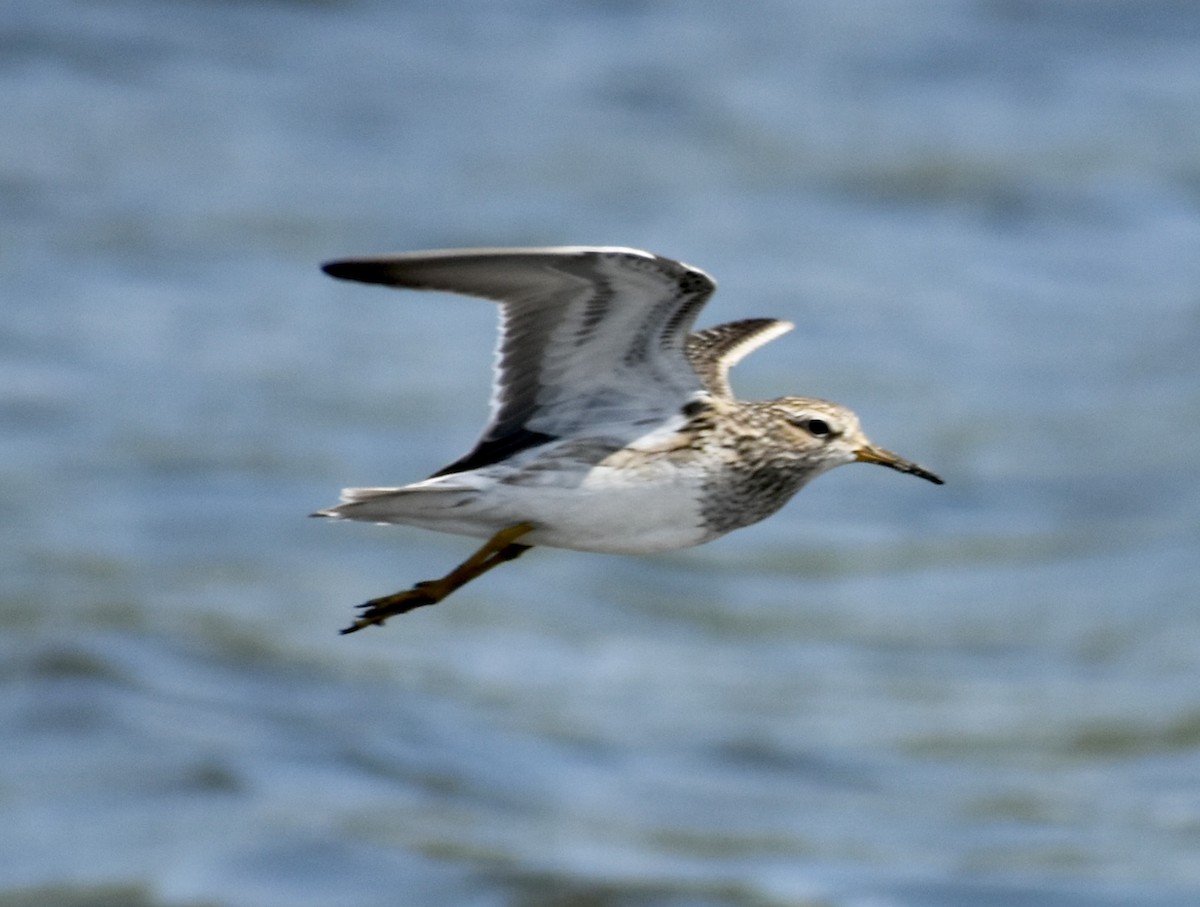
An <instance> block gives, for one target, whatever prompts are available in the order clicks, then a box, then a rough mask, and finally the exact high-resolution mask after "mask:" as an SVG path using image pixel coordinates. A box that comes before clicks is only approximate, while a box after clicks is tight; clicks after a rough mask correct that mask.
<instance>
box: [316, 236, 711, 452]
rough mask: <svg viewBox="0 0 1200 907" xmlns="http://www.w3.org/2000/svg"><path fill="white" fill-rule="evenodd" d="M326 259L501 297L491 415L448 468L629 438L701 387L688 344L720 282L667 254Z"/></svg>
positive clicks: (410, 284) (506, 252)
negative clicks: (560, 441) (551, 443)
mask: <svg viewBox="0 0 1200 907" xmlns="http://www.w3.org/2000/svg"><path fill="white" fill-rule="evenodd" d="M323 269H324V271H325V272H326V273H327V274H330V275H332V276H333V277H339V278H343V279H346V280H357V281H361V282H363V283H378V284H385V285H387V286H392V287H404V288H410V289H418V290H442V291H446V292H451V293H462V294H465V295H468V296H481V297H483V298H485V299H491V300H494V301H496V302H499V303H500V304H501V320H500V339H499V345H498V348H497V355H496V378H495V383H494V384H493V388H492V413H491V420H490V421H489V422H488V424H487V426H486V427H485V428H484V431H483V435H482V436H481V438H480V439H479V442H478V444H477V445H476V447H475V449H474V450H473V451H472V452H471V453H469V454H467V455H466V456H465V457H463V458H462V459H461V460H459V461H457V462H456V463H454V464H451V466H448V467H446V469H445V470H443V472H444V473H445V472H458V471H462V470H465V469H472V468H476V467H478V466H482V465H484V464H485V463H490V462H495V461H496V460H498V459H501V458H503V457H504V456H507V455H509V454H511V453H513V452H514V451H516V450H520V449H522V448H524V447H529V446H532V445H536V444H540V443H544V442H545V441H548V440H551V439H554V438H562V437H570V436H573V435H579V434H581V433H585V432H586V433H587V434H604V433H609V434H613V435H616V436H625V437H634V436H636V435H638V434H641V433H643V432H644V431H646V430H647V428H648V427H649V426H653V425H654V424H657V423H659V422H661V421H662V420H664V419H666V418H667V417H669V416H670V415H671V414H672V413H676V412H678V411H679V409H680V407H681V406H682V405H683V404H684V403H685V402H687V400H688V399H689V398H690V397H692V396H693V395H694V394H696V393H697V392H699V391H701V390H703V385H702V384H701V382H700V379H699V378H698V376H697V373H696V372H695V371H694V370H693V368H692V367H691V365H689V361H688V358H687V356H685V353H684V345H685V342H686V338H687V336H688V331H689V329H690V328H691V326H692V322H693V321H694V320H695V318H696V314H697V313H698V312H699V311H700V308H701V307H702V306H703V305H704V303H705V302H706V301H707V299H708V297H709V296H710V295H711V294H712V292H713V290H714V289H715V288H716V285H715V284H714V283H713V281H712V279H711V278H710V277H709V276H708V275H707V274H705V273H704V272H703V271H700V270H697V269H695V268H691V267H689V266H687V265H684V264H681V263H680V262H677V261H673V260H672V259H669V258H662V257H660V256H657V255H652V254H650V253H648V252H641V251H638V250H636V249H623V248H616V247H586V246H567V247H559V248H544V249H460V250H446V251H435V252H410V253H403V254H399V255H388V256H382V257H376V258H359V259H347V260H343V261H334V262H330V263H328V264H326V265H324V266H323Z"/></svg>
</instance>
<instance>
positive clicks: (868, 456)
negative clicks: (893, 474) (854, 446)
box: [854, 444, 946, 485]
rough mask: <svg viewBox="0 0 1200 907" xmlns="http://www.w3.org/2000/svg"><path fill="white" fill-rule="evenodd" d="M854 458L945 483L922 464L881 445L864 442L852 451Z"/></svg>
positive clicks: (933, 481)
mask: <svg viewBox="0 0 1200 907" xmlns="http://www.w3.org/2000/svg"><path fill="white" fill-rule="evenodd" d="M854 459H856V460H857V461H858V462H860V463H878V464H879V465H880V466H887V467H889V468H891V469H894V470H896V471H897V472H907V473H908V474H909V475H913V476H920V477H921V478H922V479H926V480H927V481H930V482H932V483H933V484H934V485H944V484H946V483H945V482H943V481H942V480H941V479H940V478H939V477H938V476H936V475H935V474H933V473H932V472H930V471H929V470H928V469H925V468H924V467H923V466H918V465H917V464H916V463H914V462H912V461H911V460H906V459H904V457H899V456H897V455H896V454H894V453H892V452H891V451H890V450H884V449H883V448H882V447H872V446H871V445H870V444H864V445H863V446H862V447H860V448H859V449H858V450H856V451H855V452H854Z"/></svg>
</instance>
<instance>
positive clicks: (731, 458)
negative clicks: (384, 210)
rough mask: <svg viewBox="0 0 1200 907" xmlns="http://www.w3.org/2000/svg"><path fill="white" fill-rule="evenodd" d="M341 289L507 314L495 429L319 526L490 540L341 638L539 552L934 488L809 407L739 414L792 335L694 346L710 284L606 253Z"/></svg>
mask: <svg viewBox="0 0 1200 907" xmlns="http://www.w3.org/2000/svg"><path fill="white" fill-rule="evenodd" d="M323 270H324V271H325V273H327V274H329V275H331V276H333V277H337V278H341V279H344V280H353V281H358V282H361V283H374V284H382V285H384V286H389V287H399V288H403V289H414V290H440V291H445V292H451V293H460V294H463V295H466V296H478V297H482V298H484V299H490V300H492V301H494V302H498V303H499V304H500V339H499V345H498V351H497V355H496V373H495V381H494V384H493V387H492V401H491V418H490V419H489V421H488V423H487V425H486V426H485V427H484V429H483V433H482V435H481V436H480V438H479V440H478V442H477V443H476V444H475V446H474V448H472V449H471V450H470V451H469V452H468V453H467V454H465V455H464V456H462V457H460V458H459V459H457V460H455V461H454V462H453V463H451V464H450V465H449V466H446V467H444V468H442V469H439V470H438V471H437V472H435V473H434V474H433V475H432V476H430V477H429V478H427V479H424V480H422V481H419V482H413V483H412V484H409V485H401V486H399V487H395V488H347V489H345V490H343V491H342V497H341V503H339V504H338V505H337V506H334V507H330V508H328V509H325V510H321V511H318V512H317V513H315V514H313V515H314V516H322V517H331V518H334V519H341V520H366V521H369V522H374V523H400V524H405V525H409V526H419V527H421V528H423V529H431V530H435V531H438V532H448V533H454V534H456V535H466V536H475V537H478V538H482V539H486V541H485V542H484V543H483V545H482V546H481V547H480V548H479V549H478V550H477V551H476V552H475V553H474V554H472V555H471V556H470V557H469V558H468V559H467V560H466V561H464V562H463V563H462V564H460V565H459V566H457V567H455V568H454V569H453V570H451V571H450V572H449V573H447V574H446V575H445V576H443V577H440V578H439V579H434V580H427V581H425V582H420V583H417V584H416V585H415V586H413V587H412V588H410V589H405V590H402V591H400V592H396V593H394V594H392V595H385V596H383V597H381V598H375V599H372V600H370V601H368V602H366V603H365V604H363V605H361V606H360V613H359V615H358V617H357V619H356V620H355V621H354V622H353V623H352V624H351V625H350V626H348V627H346V628H345V629H344V630H342V631H341V632H342V633H353V632H355V631H356V630H360V629H362V628H363V627H367V626H371V625H373V624H382V623H383V622H384V621H385V620H386V619H387V618H389V617H393V616H395V615H398V614H403V613H406V612H408V611H411V610H413V609H414V608H418V607H421V606H423V605H432V604H436V603H437V602H440V601H441V600H442V599H444V598H445V597H446V596H448V595H449V594H450V593H452V592H454V591H455V590H456V589H458V588H460V587H461V586H463V585H465V584H466V583H468V582H470V581H471V580H473V579H475V578H476V577H478V576H480V575H482V574H483V573H486V572H487V571H488V570H491V569H492V568H493V567H496V566H497V565H499V564H502V563H504V562H506V561H510V560H513V559H514V558H516V557H519V556H520V555H521V554H523V553H524V552H526V551H528V550H529V549H530V548H531V547H533V546H536V545H544V546H547V547H552V548H571V549H575V550H577V551H596V552H604V553H617V554H646V553H651V552H658V551H670V550H674V549H678V548H688V547H690V546H692V545H700V544H703V543H704V542H709V541H712V540H713V539H715V538H718V537H720V536H722V535H724V534H725V533H727V532H731V531H732V530H734V529H740V528H741V527H743V526H749V525H750V524H752V523H757V522H758V521H759V520H762V519H764V518H766V517H768V516H770V515H771V514H772V513H774V512H775V511H777V510H778V509H779V508H780V507H782V506H783V505H784V504H785V503H787V501H788V500H789V499H790V498H791V497H792V495H794V494H795V493H796V492H797V491H799V490H800V489H801V488H802V487H804V485H805V484H807V483H808V482H809V481H811V480H812V479H814V478H816V477H817V476H819V475H821V474H822V473H825V472H828V471H829V470H831V469H833V468H834V467H836V466H842V465H844V464H847V463H855V462H859V463H877V464H879V465H881V466H887V467H889V468H891V469H894V470H897V471H898V472H903V473H908V474H909V475H914V476H918V477H920V478H922V479H926V480H928V481H930V482H933V483H935V484H938V485H941V484H942V480H941V479H940V478H939V477H938V476H936V475H935V474H934V473H932V472H930V471H929V470H927V469H925V468H924V467H921V466H918V465H917V464H916V463H913V462H911V461H909V460H906V459H904V458H903V457H900V456H898V455H896V454H894V453H892V452H890V451H888V450H885V449H883V448H881V447H877V446H875V445H874V444H872V443H871V441H870V440H868V438H867V436H866V435H865V434H864V433H863V430H862V428H861V427H860V426H859V421H858V417H857V416H855V415H854V413H853V412H851V411H850V410H848V409H846V408H845V407H844V406H840V405H838V404H836V403H830V402H828V401H825V400H818V399H814V398H811V397H779V398H777V399H775V400H765V401H743V400H738V399H736V398H735V397H734V395H733V391H732V390H731V388H730V386H729V378H728V374H729V369H730V368H731V367H732V366H733V365H735V364H736V363H737V362H738V361H739V360H741V359H742V357H744V356H745V355H746V354H747V353H750V352H752V351H753V350H755V349H757V348H758V347H760V346H762V345H763V344H765V343H767V342H769V341H771V340H774V339H775V338H777V337H779V336H780V335H781V334H784V333H786V332H787V331H789V330H791V329H792V327H793V325H792V324H791V323H789V322H786V321H779V320H776V319H773V318H749V319H745V320H742V321H733V322H729V323H727V324H720V325H717V326H715V327H710V328H705V329H703V330H698V331H693V330H692V325H693V322H694V321H695V319H696V316H697V314H698V313H699V312H700V309H701V308H702V307H703V306H704V304H705V302H707V301H708V298H709V297H710V296H711V295H712V293H713V291H714V290H715V289H716V284H715V283H714V282H713V280H712V278H711V277H709V276H708V275H707V274H705V273H704V272H703V271H701V270H699V269H698V268H693V267H690V266H689V265H685V264H683V263H681V262H678V261H674V260H672V259H670V258H664V257H662V256H659V255H653V254H651V253H649V252H643V251H639V250H637V249H627V248H620V247H602V246H564V247H555V248H530V249H521V248H512V249H457V250H440V251H430V252H407V253H402V254H398V255H386V256H380V257H371V258H354V259H345V260H341V261H333V262H329V263H327V264H325V265H323Z"/></svg>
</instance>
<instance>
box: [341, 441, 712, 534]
mask: <svg viewBox="0 0 1200 907" xmlns="http://www.w3.org/2000/svg"><path fill="white" fill-rule="evenodd" d="M699 486H700V480H699V476H697V475H696V474H694V473H691V472H690V471H686V470H684V471H681V470H678V469H674V468H671V467H670V466H669V465H668V464H666V463H660V464H654V465H650V466H649V467H648V468H642V469H637V470H630V469H627V468H613V467H610V466H602V465H597V466H593V467H591V468H590V469H579V470H576V471H573V472H569V473H564V472H562V471H559V470H555V469H548V470H544V471H539V470H532V471H528V470H523V471H520V472H519V473H515V472H510V473H507V474H505V473H503V472H501V473H500V474H496V473H492V474H490V475H488V474H485V473H484V472H483V471H482V470H481V471H480V472H478V473H473V474H472V473H463V474H459V475H450V476H444V477H439V478H435V479H427V480H426V481H424V482H417V483H416V484H414V485H408V486H405V487H404V488H397V489H390V490H385V491H387V492H388V493H386V494H383V495H379V496H374V495H372V496H368V497H367V499H366V500H365V501H364V502H363V503H359V504H356V505H351V506H350V507H349V508H346V507H343V508H335V509H334V510H333V511H332V512H327V513H328V515H331V516H337V517H341V518H344V519H356V520H370V521H373V522H381V523H400V524H404V525H408V526H419V527H421V528H423V529H432V530H434V531H436V532H449V533H453V534H455V535H468V536H474V537H477V538H490V537H491V536H493V535H495V534H496V533H497V532H499V531H500V530H501V529H507V528H508V527H509V526H514V525H516V524H517V523H525V522H528V523H532V524H533V525H534V527H535V528H534V529H533V531H531V532H530V533H529V534H527V535H525V536H522V537H521V541H522V542H523V543H528V544H530V545H546V546H549V547H552V548H572V549H575V550H578V551H599V552H606V553H612V554H646V553H651V552H655V551H671V550H674V549H676V548H688V547H690V546H692V545H699V544H700V543H701V542H706V541H708V540H709V539H711V538H712V537H713V535H714V533H711V532H708V531H706V530H705V528H704V523H703V520H702V519H701V516H700V507H699V504H698V501H699V493H700V487H699ZM350 493H351V495H353V491H351V492H350Z"/></svg>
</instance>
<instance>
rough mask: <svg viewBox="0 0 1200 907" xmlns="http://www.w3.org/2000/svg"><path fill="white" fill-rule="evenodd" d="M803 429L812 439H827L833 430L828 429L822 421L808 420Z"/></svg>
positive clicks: (827, 425) (827, 424) (826, 424)
mask: <svg viewBox="0 0 1200 907" xmlns="http://www.w3.org/2000/svg"><path fill="white" fill-rule="evenodd" d="M804 427H805V428H807V429H808V433H809V434H810V435H812V436H813V437H814V438H828V437H829V436H830V435H831V434H833V429H832V428H830V427H829V423H828V422H826V421H825V420H824V419H809V420H808V421H807V422H806V423H805V424H804Z"/></svg>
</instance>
